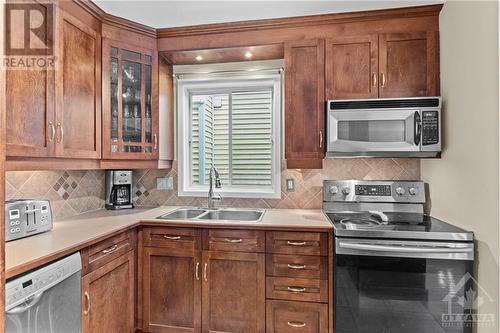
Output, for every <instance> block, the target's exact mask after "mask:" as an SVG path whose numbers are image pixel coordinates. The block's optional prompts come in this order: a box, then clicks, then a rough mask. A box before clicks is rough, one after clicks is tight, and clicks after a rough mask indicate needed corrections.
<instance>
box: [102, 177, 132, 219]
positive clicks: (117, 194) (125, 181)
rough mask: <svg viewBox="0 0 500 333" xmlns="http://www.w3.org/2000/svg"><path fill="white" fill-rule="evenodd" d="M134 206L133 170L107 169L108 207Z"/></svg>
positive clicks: (122, 207)
mask: <svg viewBox="0 0 500 333" xmlns="http://www.w3.org/2000/svg"><path fill="white" fill-rule="evenodd" d="M127 208H134V205H133V204H132V170H106V209H127Z"/></svg>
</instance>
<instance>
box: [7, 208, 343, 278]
mask: <svg viewBox="0 0 500 333" xmlns="http://www.w3.org/2000/svg"><path fill="white" fill-rule="evenodd" d="M177 208H180V207H173V206H161V207H156V208H150V209H147V208H135V209H133V210H122V211H109V210H99V211H95V212H91V213H86V214H82V215H78V216H76V217H74V218H71V219H68V220H63V221H56V222H54V228H53V229H52V231H50V232H46V233H43V234H39V235H35V236H31V237H27V238H23V239H19V240H15V241H12V242H8V243H6V244H5V261H6V265H5V271H6V278H7V279H8V278H11V277H13V276H15V275H18V274H21V273H24V272H26V271H28V270H31V269H33V268H35V267H37V266H40V265H43V264H45V263H48V262H50V261H52V260H55V259H58V258H61V257H64V256H66V255H68V254H71V253H73V252H76V251H79V250H81V249H82V248H84V247H86V246H89V245H92V244H94V243H97V242H99V241H101V240H104V239H106V238H107V237H109V236H112V235H114V234H116V233H119V232H122V231H125V230H127V229H132V228H135V227H137V226H139V225H149V226H177V227H196V228H203V227H210V228H231V229H240V228H244V229H257V230H259V229H260V230H266V229H275V230H289V231H293V230H296V229H300V230H311V231H329V230H332V229H333V226H332V224H331V223H330V222H329V220H328V219H327V218H326V216H325V215H324V214H323V212H322V211H321V210H319V209H316V210H313V209H266V212H265V214H264V216H263V218H262V220H261V221H260V222H227V221H199V220H195V221H194V220H159V219H156V217H157V216H160V215H162V214H165V213H168V212H170V211H173V210H175V209H177Z"/></svg>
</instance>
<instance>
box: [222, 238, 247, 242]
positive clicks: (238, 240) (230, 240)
mask: <svg viewBox="0 0 500 333" xmlns="http://www.w3.org/2000/svg"><path fill="white" fill-rule="evenodd" d="M224 241H225V242H226V243H241V242H243V239H241V238H233V239H231V238H226V239H224Z"/></svg>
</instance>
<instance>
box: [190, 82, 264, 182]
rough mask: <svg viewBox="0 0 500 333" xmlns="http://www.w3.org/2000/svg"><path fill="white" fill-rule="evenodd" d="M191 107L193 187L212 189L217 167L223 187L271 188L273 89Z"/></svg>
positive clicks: (196, 99) (198, 99)
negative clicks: (211, 175)
mask: <svg viewBox="0 0 500 333" xmlns="http://www.w3.org/2000/svg"><path fill="white" fill-rule="evenodd" d="M191 105H192V108H191V113H192V115H191V131H192V135H191V140H192V141H191V149H192V152H191V154H192V155H191V156H192V182H193V183H194V184H200V185H203V184H208V177H209V171H210V167H211V166H212V163H214V165H215V167H216V168H217V170H218V172H219V175H220V178H221V182H222V184H230V185H239V186H244V185H261V186H270V185H272V158H273V156H272V135H273V133H272V128H273V124H272V119H273V118H272V106H273V94H272V90H271V89H266V90H255V91H245V92H231V93H227V94H213V95H200V96H193V97H192V100H191ZM200 170H204V172H202V171H200Z"/></svg>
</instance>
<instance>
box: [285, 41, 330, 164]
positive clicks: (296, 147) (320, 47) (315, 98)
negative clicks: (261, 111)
mask: <svg viewBox="0 0 500 333" xmlns="http://www.w3.org/2000/svg"><path fill="white" fill-rule="evenodd" d="M324 68H325V42H324V40H304V41H298V42H291V43H285V126H284V128H285V158H286V159H287V167H288V168H321V167H322V159H323V157H324V151H325V149H324V146H325V143H324V142H325V140H324V135H325V131H324V113H325V89H324V82H325V80H324V73H325V70H324Z"/></svg>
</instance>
